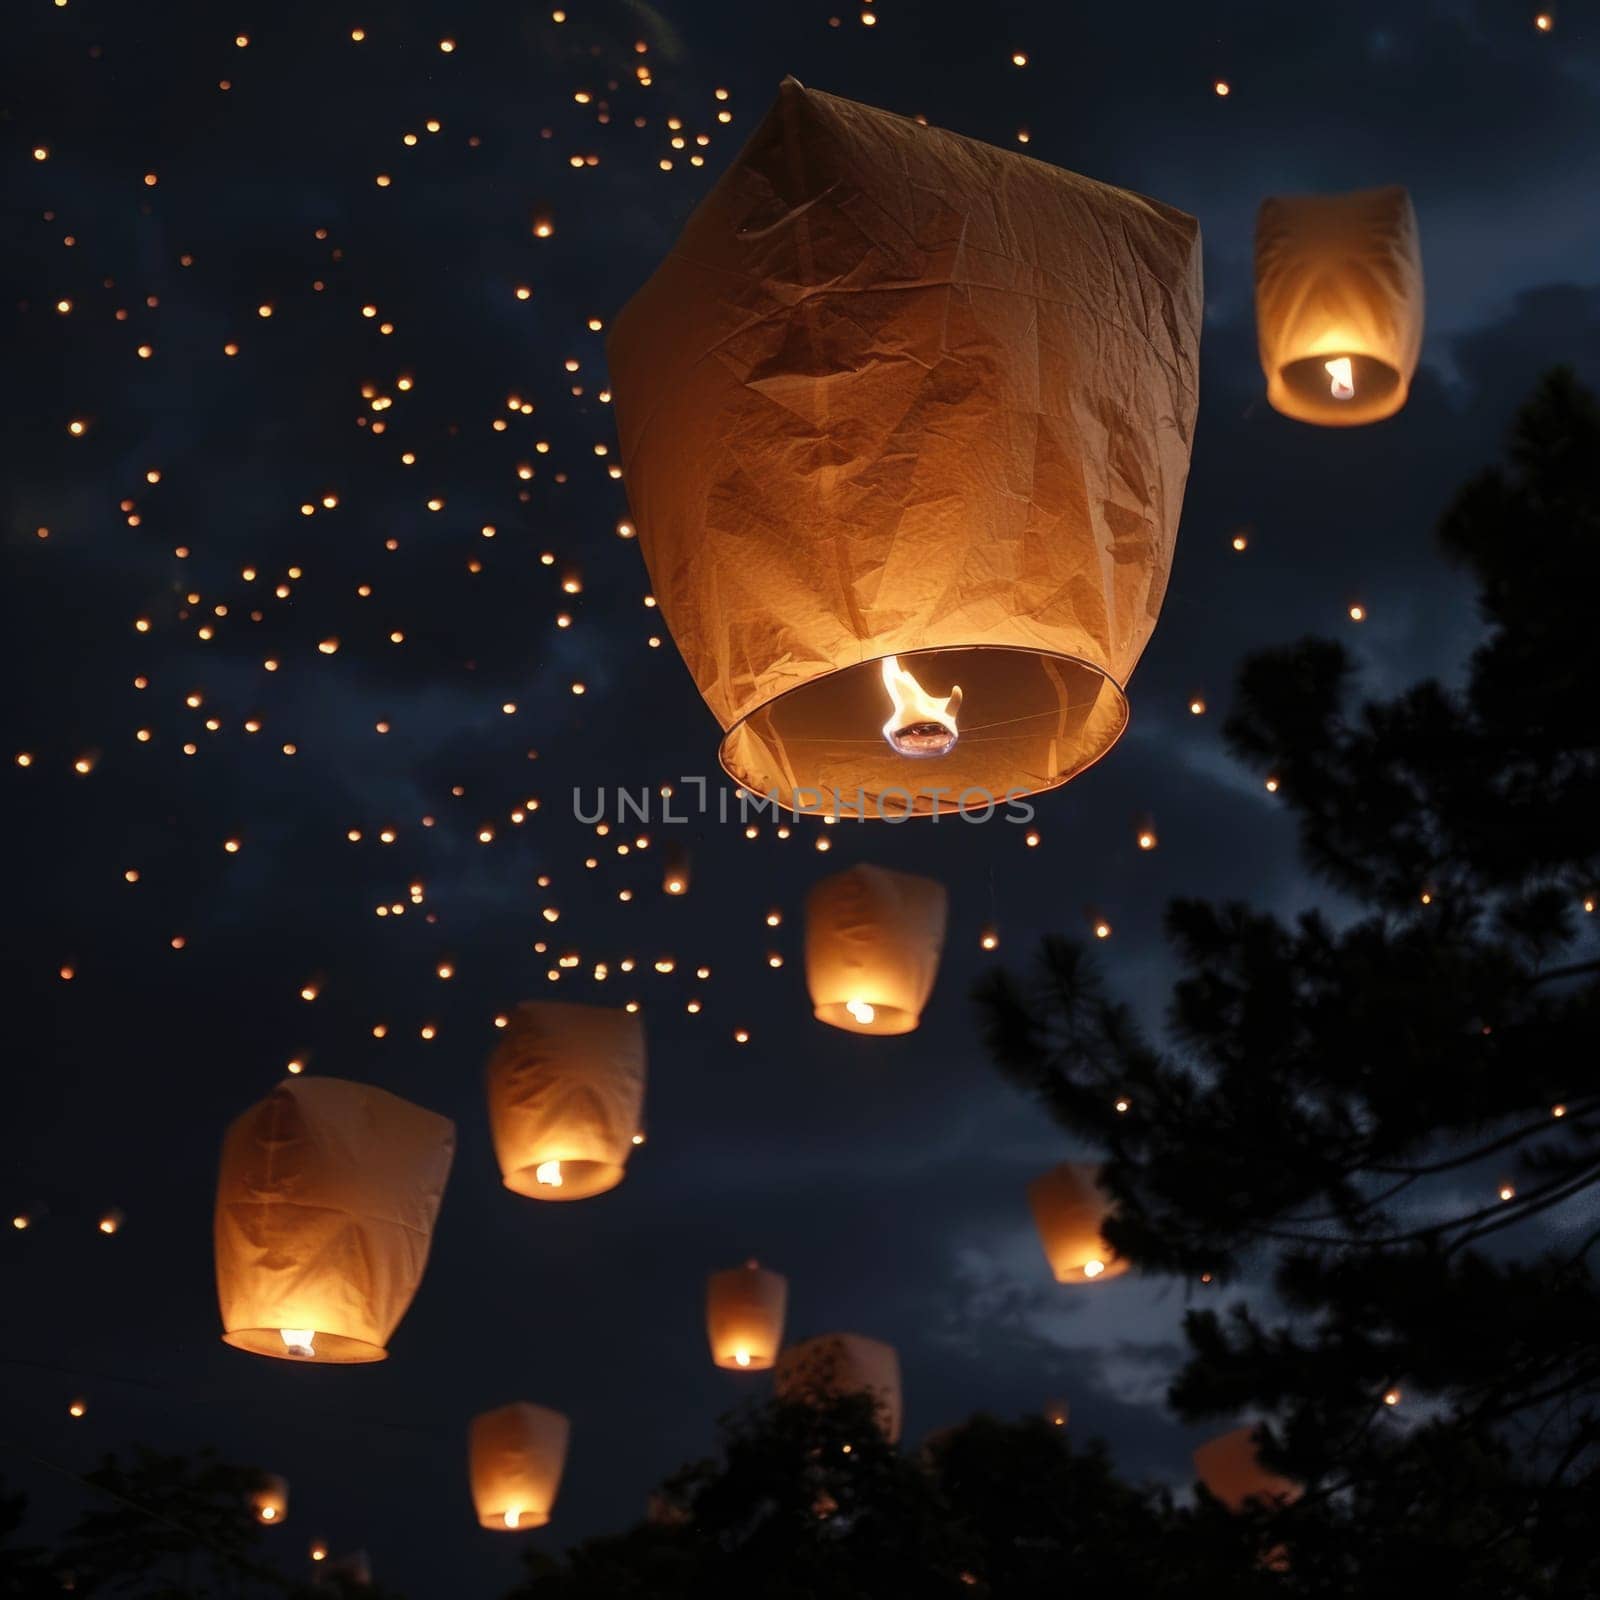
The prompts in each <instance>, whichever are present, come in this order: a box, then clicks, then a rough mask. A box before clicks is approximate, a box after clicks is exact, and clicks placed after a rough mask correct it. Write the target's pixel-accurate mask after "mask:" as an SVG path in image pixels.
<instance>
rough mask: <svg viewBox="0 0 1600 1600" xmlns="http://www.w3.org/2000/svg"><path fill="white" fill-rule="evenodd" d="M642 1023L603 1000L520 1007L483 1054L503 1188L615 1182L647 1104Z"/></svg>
mask: <svg viewBox="0 0 1600 1600" xmlns="http://www.w3.org/2000/svg"><path fill="white" fill-rule="evenodd" d="M644 1074H645V1061H644V1029H643V1028H642V1027H641V1026H640V1024H639V1020H638V1018H637V1017H634V1016H630V1015H629V1014H628V1013H627V1012H626V1011H622V1010H612V1009H609V1008H607V1007H604V1006H580V1005H562V1004H558V1003H557V1002H555V1001H548V1000H533V1001H528V1002H526V1003H525V1004H523V1005H520V1006H518V1007H517V1009H516V1010H515V1011H514V1012H513V1013H512V1015H511V1020H510V1022H509V1024H508V1025H507V1026H506V1028H505V1031H504V1032H503V1034H502V1035H501V1040H500V1044H499V1046H498V1048H497V1049H496V1050H495V1052H494V1054H493V1055H492V1056H491V1057H490V1058H489V1074H488V1076H489V1125H490V1128H491V1130H492V1132H493V1135H494V1152H495V1155H496V1156H497V1157H498V1158H499V1162H500V1175H501V1178H502V1179H503V1180H504V1182H505V1186H506V1188H508V1189H511V1190H514V1191H515V1192H516V1193H517V1194H525V1195H531V1196H532V1197H533V1198H534V1199H536V1200H583V1199H587V1198H588V1196H590V1195H595V1194H603V1193H604V1192H605V1191H606V1190H607V1189H613V1188H615V1187H616V1186H617V1184H619V1183H621V1182H622V1174H623V1168H624V1167H625V1166H626V1164H627V1160H628V1155H629V1153H630V1152H631V1151H632V1149H633V1139H634V1135H635V1134H636V1133H637V1132H638V1131H639V1119H640V1114H641V1113H642V1111H643V1109H644Z"/></svg>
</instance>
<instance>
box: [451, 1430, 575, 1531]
mask: <svg viewBox="0 0 1600 1600" xmlns="http://www.w3.org/2000/svg"><path fill="white" fill-rule="evenodd" d="M570 1432H571V1425H570V1424H569V1423H568V1421H567V1419H566V1418H565V1417H564V1416H562V1415H561V1413H560V1412H559V1411H550V1410H547V1409H546V1408H545V1407H544V1406H534V1405H529V1404H528V1403H527V1402H526V1401H522V1400H519V1401H516V1402H514V1403H513V1404H511V1405H508V1406H501V1407H499V1408H498V1410H495V1411H485V1412H483V1413H482V1414H481V1415H479V1416H476V1417H474V1418H473V1419H472V1431H471V1437H470V1440H469V1451H468V1455H469V1464H470V1471H471V1478H472V1503H473V1505H474V1506H475V1507H476V1508H477V1512H478V1522H479V1524H480V1526H482V1527H485V1528H493V1529H495V1530H496V1531H498V1532H500V1533H517V1532H519V1531H521V1530H522V1529H525V1528H542V1527H543V1526H544V1525H545V1524H546V1523H547V1522H548V1521H549V1520H550V1510H551V1507H553V1506H554V1505H555V1503H556V1492H557V1491H558V1490H559V1489H560V1487H561V1474H562V1471H563V1469H564V1468H565V1467H566V1464H567V1438H568V1435H569V1434H570Z"/></svg>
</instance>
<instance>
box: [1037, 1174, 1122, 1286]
mask: <svg viewBox="0 0 1600 1600" xmlns="http://www.w3.org/2000/svg"><path fill="white" fill-rule="evenodd" d="M1099 1171H1100V1169H1099V1168H1098V1167H1097V1166H1096V1165H1095V1164H1094V1163H1093V1162H1092V1161H1065V1162H1063V1163H1062V1164H1061V1165H1060V1166H1059V1167H1052V1168H1051V1169H1050V1171H1048V1172H1047V1173H1045V1174H1044V1176H1043V1177H1039V1178H1035V1179H1034V1180H1033V1182H1032V1183H1030V1184H1029V1185H1028V1204H1029V1205H1030V1206H1031V1207H1032V1208H1033V1220H1034V1224H1035V1226H1036V1227H1037V1228H1038V1230H1039V1242H1040V1244H1042V1245H1043V1246H1044V1253H1045V1259H1046V1260H1047V1261H1049V1263H1050V1270H1051V1271H1052V1272H1053V1273H1054V1274H1055V1277H1056V1282H1057V1283H1101V1282H1104V1281H1105V1280H1106V1279H1107V1278H1115V1277H1119V1276H1120V1275H1121V1274H1122V1273H1124V1272H1126V1271H1127V1270H1128V1263H1127V1262H1126V1261H1125V1260H1123V1259H1122V1257H1120V1256H1119V1255H1118V1254H1117V1253H1116V1251H1115V1250H1113V1249H1112V1248H1111V1246H1110V1245H1108V1244H1107V1243H1106V1241H1105V1239H1104V1238H1103V1237H1102V1236H1101V1233H1100V1225H1101V1223H1103V1222H1104V1221H1105V1219H1106V1217H1107V1216H1108V1215H1109V1214H1110V1211H1111V1201H1110V1200H1109V1199H1108V1198H1107V1197H1106V1194H1105V1192H1104V1191H1103V1190H1102V1189H1101V1188H1100V1185H1099V1182H1098V1177H1099Z"/></svg>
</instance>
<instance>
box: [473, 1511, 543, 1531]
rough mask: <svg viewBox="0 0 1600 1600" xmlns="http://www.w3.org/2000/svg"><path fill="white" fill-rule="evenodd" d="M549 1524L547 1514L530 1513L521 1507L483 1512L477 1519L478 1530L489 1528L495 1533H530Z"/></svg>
mask: <svg viewBox="0 0 1600 1600" xmlns="http://www.w3.org/2000/svg"><path fill="white" fill-rule="evenodd" d="M549 1524H550V1514H549V1512H540V1511H530V1510H527V1509H525V1508H524V1507H521V1506H511V1507H509V1508H508V1509H507V1510H505V1511H484V1512H481V1513H480V1514H479V1517H478V1526H479V1527H480V1528H491V1529H493V1530H494V1532H496V1533H531V1532H532V1531H533V1530H534V1529H535V1528H545V1527H548V1526H549Z"/></svg>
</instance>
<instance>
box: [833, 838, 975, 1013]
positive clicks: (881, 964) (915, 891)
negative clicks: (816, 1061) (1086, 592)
mask: <svg viewBox="0 0 1600 1600" xmlns="http://www.w3.org/2000/svg"><path fill="white" fill-rule="evenodd" d="M946 904H947V896H946V894H945V889H944V885H943V884H942V883H937V882H935V881H934V880H933V879H932V878H921V877H916V876H914V875H913V874H911V873H908V872H891V871H890V870H889V869H888V868H887V867H872V866H857V867H851V868H850V870H849V871H848V872H839V873H835V874H834V875H833V876H832V877H830V878H823V879H822V880H821V881H820V882H819V883H816V884H814V885H813V886H812V889H811V893H810V894H809V895H808V896H807V898H806V985H807V987H808V988H809V989H810V991H811V1006H812V1011H813V1014H814V1015H815V1016H816V1018H817V1020H818V1021H819V1022H827V1023H831V1024H832V1026H834V1027H835V1028H845V1029H848V1030H849V1031H850V1032H851V1033H910V1032H911V1030H912V1029H913V1028H915V1027H916V1025H917V1022H918V1020H919V1019H920V1017H921V1015H922V1008H923V1006H925V1005H926V1004H927V1002H928V996H929V994H930V993H931V992H932V990H933V980H934V977H935V976H936V975H937V973H938V971H939V953H940V951H941V950H942V949H943V948H944V927H945V915H946Z"/></svg>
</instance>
